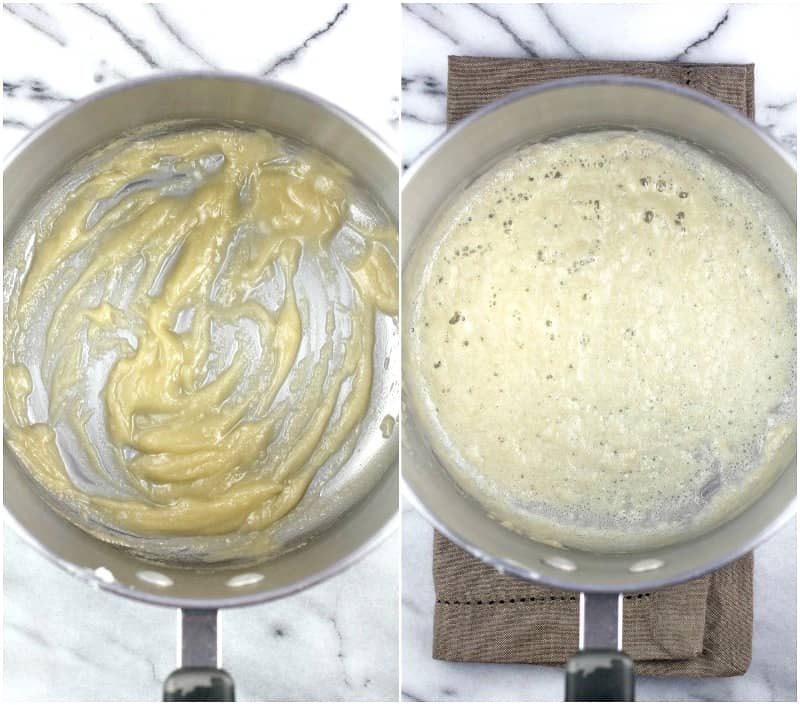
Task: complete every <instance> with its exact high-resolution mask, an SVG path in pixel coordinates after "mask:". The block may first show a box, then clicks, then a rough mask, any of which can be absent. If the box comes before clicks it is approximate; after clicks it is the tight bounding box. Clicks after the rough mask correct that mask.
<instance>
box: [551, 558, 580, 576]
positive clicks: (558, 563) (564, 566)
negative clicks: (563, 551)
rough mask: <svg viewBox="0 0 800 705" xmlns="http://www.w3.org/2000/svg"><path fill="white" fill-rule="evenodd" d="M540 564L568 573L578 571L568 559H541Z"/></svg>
mask: <svg viewBox="0 0 800 705" xmlns="http://www.w3.org/2000/svg"><path fill="white" fill-rule="evenodd" d="M542 562H543V563H547V565H549V566H551V567H552V568H558V569H559V570H563V571H566V572H568V573H571V572H572V571H573V570H577V569H578V566H577V565H575V563H573V562H572V561H571V560H570V559H569V558H564V557H563V556H550V557H549V558H544V559H542Z"/></svg>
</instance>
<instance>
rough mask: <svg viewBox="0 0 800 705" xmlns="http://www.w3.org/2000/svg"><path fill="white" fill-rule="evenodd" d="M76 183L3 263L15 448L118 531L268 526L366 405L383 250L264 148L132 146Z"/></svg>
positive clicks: (335, 200)
mask: <svg viewBox="0 0 800 705" xmlns="http://www.w3.org/2000/svg"><path fill="white" fill-rule="evenodd" d="M76 181H77V183H72V184H68V186H67V187H65V188H64V189H63V191H64V193H63V197H62V198H60V199H57V202H56V205H55V206H54V207H52V208H49V209H48V210H47V212H46V214H45V215H44V216H42V218H41V219H40V221H37V223H36V225H35V227H34V234H33V239H32V241H31V242H29V243H28V244H26V245H25V249H24V250H20V251H19V252H18V253H17V256H16V258H13V257H14V255H13V253H12V254H11V257H12V258H13V259H10V261H7V264H6V270H7V272H6V300H7V301H6V320H5V338H4V340H5V367H4V378H5V403H6V407H5V408H6V440H7V442H8V443H9V445H10V446H11V448H12V449H13V450H14V451H15V452H16V454H17V455H18V456H19V458H20V459H21V460H22V461H23V463H24V465H25V466H26V467H27V469H28V470H29V471H30V473H31V474H32V475H33V477H34V478H35V479H36V480H37V481H38V483H39V484H40V485H41V486H42V487H43V488H44V489H45V490H46V491H47V493H48V494H49V495H51V497H52V498H55V499H56V500H57V501H58V502H59V503H60V504H62V505H64V506H65V507H67V508H68V510H69V511H71V512H74V513H77V514H78V515H80V516H82V517H83V518H84V519H91V520H93V521H94V522H96V523H100V524H103V525H105V526H108V527H113V528H114V529H115V530H117V531H122V532H130V533H132V534H135V535H139V536H153V535H164V536H169V535H175V536H202V535H206V536H212V535H222V534H229V533H231V532H254V531H260V530H263V529H265V528H267V527H269V526H271V525H272V524H274V523H275V522H276V521H277V520H279V519H280V518H282V517H284V516H285V515H286V514H287V513H288V512H290V511H291V510H292V509H293V508H294V507H295V505H296V504H297V503H298V501H299V500H300V499H301V498H302V496H303V494H304V492H305V491H306V488H307V487H308V485H309V483H310V482H311V480H312V478H313V477H314V476H315V473H317V471H318V470H319V469H320V467H322V466H323V464H325V463H326V461H328V460H329V459H331V458H332V456H334V455H335V454H337V453H340V452H342V451H344V452H345V455H346V451H347V448H346V446H347V444H348V442H349V441H350V439H351V438H352V436H353V434H354V431H355V429H357V427H358V425H359V423H360V421H361V420H362V419H363V417H364V415H365V412H366V410H367V408H368V406H369V403H370V393H371V388H372V378H373V348H374V346H373V339H374V330H375V319H376V315H378V314H386V315H388V316H394V315H395V314H396V313H397V273H396V266H395V249H396V232H395V231H394V229H393V228H392V227H391V226H390V225H389V224H388V220H387V219H386V218H385V217H383V219H381V218H380V217H369V216H368V215H365V213H364V212H363V211H359V210H358V208H357V207H354V206H353V204H352V203H351V195H352V193H353V185H352V181H351V179H350V177H349V175H348V174H347V173H346V172H345V170H344V169H342V168H341V167H339V166H337V165H335V164H333V163H332V162H330V161H329V160H327V159H325V158H323V157H322V156H321V155H319V154H316V153H314V152H313V151H311V150H309V149H305V148H296V147H293V146H292V145H289V144H288V143H286V142H283V141H281V140H278V139H276V138H274V137H273V136H271V135H270V134H268V133H266V132H264V131H257V130H254V131H248V130H244V129H227V128H221V129H216V130H212V129H193V130H189V131H181V132H173V133H168V134H163V135H161V136H155V137H150V138H146V139H135V140H128V141H127V142H124V143H122V144H121V145H117V146H112V148H109V149H107V150H105V151H104V152H103V153H102V154H101V155H100V156H99V157H98V158H97V159H95V160H94V162H93V164H92V168H91V169H90V171H89V174H88V176H84V177H81V178H79V179H76ZM23 240H24V238H23ZM343 243H344V244H343ZM301 270H302V271H301ZM320 306H323V307H324V308H323V311H322V313H321V314H319V312H318V309H319V307H320ZM350 450H352V448H350Z"/></svg>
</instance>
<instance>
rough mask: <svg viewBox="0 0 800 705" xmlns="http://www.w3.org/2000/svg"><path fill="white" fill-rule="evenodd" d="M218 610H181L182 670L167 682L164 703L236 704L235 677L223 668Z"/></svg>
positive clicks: (173, 674)
mask: <svg viewBox="0 0 800 705" xmlns="http://www.w3.org/2000/svg"><path fill="white" fill-rule="evenodd" d="M217 629H218V625H217V610H215V609H179V610H178V664H179V668H178V669H177V670H175V671H173V672H172V673H170V674H169V676H168V677H167V679H166V680H165V681H164V701H165V702H208V701H224V702H233V701H234V700H235V699H236V698H235V696H234V688H233V678H231V676H230V674H229V673H227V671H223V670H222V669H221V668H220V665H221V659H220V650H219V643H218V641H217Z"/></svg>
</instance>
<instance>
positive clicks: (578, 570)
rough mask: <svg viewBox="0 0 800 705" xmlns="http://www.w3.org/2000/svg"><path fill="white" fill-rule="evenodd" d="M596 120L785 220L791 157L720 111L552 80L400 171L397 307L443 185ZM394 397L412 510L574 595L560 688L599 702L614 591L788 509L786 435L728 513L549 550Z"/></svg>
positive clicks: (617, 664)
mask: <svg viewBox="0 0 800 705" xmlns="http://www.w3.org/2000/svg"><path fill="white" fill-rule="evenodd" d="M607 127H631V128H643V129H649V130H656V131H660V132H663V133H667V134H670V135H674V136H676V137H679V138H682V139H685V140H688V141H690V142H692V143H694V144H696V145H698V146H700V147H702V148H705V149H706V150H708V151H710V152H713V153H714V154H716V155H717V156H718V157H719V158H721V159H723V160H725V161H727V162H729V163H730V164H731V165H733V166H734V167H735V168H736V169H738V170H739V171H741V172H743V173H744V174H746V175H748V176H749V177H750V178H751V179H752V180H753V181H755V182H756V183H757V184H759V185H760V187H761V188H763V189H764V190H765V191H767V192H768V193H770V194H772V195H773V196H774V197H775V198H776V199H777V201H778V202H779V203H780V205H781V206H782V207H783V208H784V209H785V210H786V212H787V213H788V214H789V215H790V216H791V217H792V219H793V220H794V221H795V222H796V220H797V211H796V203H797V177H796V171H795V168H794V166H793V163H792V161H791V159H790V158H789V156H788V155H786V154H785V153H784V152H783V151H782V150H781V148H780V146H779V145H777V144H776V143H775V142H774V141H773V140H772V139H771V138H770V137H769V136H767V135H766V134H765V133H764V132H763V131H761V130H760V129H759V128H757V127H756V126H755V125H754V124H753V123H752V122H751V121H750V120H748V119H746V118H745V117H743V116H742V115H741V114H740V113H738V112H737V111H735V110H733V109H732V108H730V107H728V106H726V105H723V104H722V103H720V102H718V101H716V100H713V99H711V98H708V97H706V96H704V95H702V94H700V93H697V92H695V91H693V90H689V89H687V88H684V87H682V86H675V85H672V84H667V83H663V82H660V81H653V80H647V79H638V78H630V77H623V76H600V77H594V78H577V79H565V80H559V81H552V82H549V83H545V84H542V85H540V86H537V87H534V88H529V89H524V90H521V91H518V92H516V93H513V94H511V95H509V96H508V97H505V98H503V99H501V100H498V101H496V102H494V103H492V104H491V105H489V106H487V107H486V108H484V109H482V110H479V111H478V112H476V113H475V114H473V115H472V116H470V117H469V118H467V119H466V120H464V121H462V122H460V123H459V124H458V125H457V126H456V127H455V128H454V129H452V130H451V131H449V132H448V133H447V134H445V135H444V136H442V137H441V138H440V139H439V140H437V141H436V142H435V143H434V144H433V145H432V146H431V147H430V148H429V149H428V150H427V152H425V154H424V155H423V156H422V157H421V158H420V159H419V160H418V161H417V162H416V163H415V164H414V165H413V166H412V167H411V168H410V169H409V171H408V173H407V174H406V177H405V180H404V185H403V191H402V210H401V222H402V232H401V241H402V257H401V259H402V266H403V306H404V310H409V309H410V302H411V301H412V300H413V297H415V296H416V295H417V291H416V287H415V285H414V282H413V281H410V280H409V277H410V276H411V275H410V274H409V269H411V268H410V267H409V266H408V265H409V263H412V264H413V255H414V251H415V247H416V245H417V244H418V243H420V242H421V241H422V239H423V238H424V237H425V236H426V229H427V228H428V227H429V225H430V224H431V223H432V221H433V220H434V219H435V217H436V216H437V214H438V213H440V212H441V210H440V209H441V207H442V204H443V203H445V202H446V201H448V199H450V198H451V196H452V194H454V193H457V192H458V191H459V190H460V189H462V188H464V186H465V185H466V184H468V183H469V182H471V181H472V180H473V179H474V178H476V177H477V176H478V175H479V174H481V173H483V172H485V171H486V169H487V165H489V164H491V163H492V162H494V161H497V159H498V158H499V157H500V156H501V155H505V154H507V153H509V152H510V151H511V150H513V149H514V148H516V147H518V146H520V145H524V144H530V143H532V142H536V141H539V140H542V139H545V138H548V137H552V136H555V135H562V134H568V133H574V132H579V131H582V130H587V129H597V128H607ZM407 334H408V331H407V329H406V328H405V327H404V329H403V335H404V336H406V335H407ZM405 398H406V393H405V390H404V404H403V416H402V451H401V452H402V457H403V478H404V482H405V486H406V490H407V494H408V496H409V499H411V501H412V502H413V504H414V505H415V506H416V508H417V509H418V510H419V511H420V512H421V513H422V514H423V515H424V516H425V517H426V518H427V519H428V520H429V521H430V522H431V523H432V524H433V525H434V526H435V527H436V528H437V529H438V530H439V531H440V532H442V533H443V534H444V535H445V536H447V537H448V538H449V539H451V540H452V541H454V542H455V543H457V544H458V545H460V546H461V547H462V548H464V549H466V550H467V551H469V552H470V553H472V554H473V555H475V556H477V557H478V558H480V559H481V560H484V561H486V562H487V563H490V564H491V565H493V566H494V567H496V568H497V569H498V570H501V571H503V572H507V573H510V574H512V575H515V576H517V577H519V578H522V579H524V580H530V581H535V582H541V583H546V584H548V585H552V586H553V587H556V588H562V589H566V590H576V591H579V592H581V600H580V626H581V629H580V649H582V650H585V651H584V652H583V653H582V654H579V655H577V656H576V657H574V659H573V660H572V661H571V662H570V663H569V664H568V688H567V691H568V692H567V697H568V699H585V698H589V699H603V698H602V697H601V695H602V693H600V692H598V691H596V690H595V691H592V690H591V689H590V690H588V691H587V690H585V689H583V688H582V687H581V684H582V683H583V684H585V683H586V682H588V681H591V679H592V677H595V676H597V675H598V673H599V674H602V675H603V679H604V680H603V685H607V684H608V683H609V678H614V677H617V676H619V679H618V681H617V683H616V687H615V688H612V689H611V691H610V695H612V696H613V697H612V698H611V699H614V698H616V699H630V698H632V695H633V691H632V687H633V685H632V664H631V662H630V660H629V659H627V657H624V655H622V654H621V639H622V634H621V625H622V601H621V599H620V595H621V593H622V592H641V591H644V590H649V589H652V588H658V587H663V586H666V585H670V584H673V583H678V582H682V581H685V580H689V579H691V578H695V577H697V576H699V575H702V574H704V573H707V572H709V571H712V570H714V569H716V568H719V567H721V566H723V565H725V564H726V563H728V562H730V561H732V560H734V559H735V558H738V557H739V556H742V555H744V554H745V553H747V552H748V551H750V550H751V549H752V548H753V547H754V546H756V545H757V544H758V543H760V542H761V541H763V540H764V539H766V538H767V537H768V536H770V535H771V534H772V533H773V532H774V531H775V530H776V529H777V528H778V527H779V526H780V525H781V524H782V523H784V522H785V521H786V520H787V519H788V518H789V517H790V516H791V515H792V514H793V512H794V507H795V498H796V493H797V492H796V452H797V447H796V435H795V434H792V436H791V438H790V439H789V440H788V441H787V442H786V443H785V444H784V446H783V447H782V448H781V449H780V451H779V453H778V454H777V458H776V461H775V475H774V478H775V479H774V481H773V482H772V483H771V484H769V485H768V486H766V487H763V489H762V491H761V492H760V494H757V495H756V496H753V497H751V498H750V500H749V502H748V503H747V505H746V506H743V507H742V508H741V510H740V511H739V512H738V514H736V515H735V516H733V517H732V518H730V519H729V520H727V521H726V522H725V523H724V524H722V525H720V526H718V527H716V528H714V529H712V530H710V531H707V532H706V533H704V534H702V535H699V536H695V537H692V538H690V539H688V540H684V541H680V542H677V543H673V544H671V545H667V546H663V547H661V548H655V549H648V550H641V551H638V552H634V553H627V554H616V555H609V554H602V555H601V554H595V553H589V552H585V551H578V550H572V549H569V548H563V549H557V548H553V547H552V546H549V545H546V544H544V543H538V542H536V541H534V540H532V539H529V538H527V537H524V536H522V535H520V534H518V533H515V532H514V531H511V530H509V529H508V528H506V527H504V526H503V525H501V524H500V523H499V522H497V521H495V520H493V519H492V518H491V517H490V516H489V515H488V514H487V512H486V511H485V510H484V509H483V508H482V507H481V505H480V504H479V503H478V502H477V501H476V500H475V499H473V498H472V497H470V496H467V495H466V494H465V493H464V492H463V491H461V490H460V489H459V487H458V486H457V485H456V483H455V482H454V481H453V479H452V478H451V477H450V475H449V474H448V473H447V471H446V470H445V468H444V466H443V464H442V463H441V462H440V461H439V460H438V459H437V458H436V456H435V455H434V453H433V451H432V449H431V447H430V445H429V444H428V442H427V440H426V438H425V436H424V435H423V433H422V432H421V430H420V427H419V425H418V422H417V419H416V418H415V414H414V410H413V408H412V407H411V404H410V403H407V402H406V400H405ZM598 668H599V669H600V670H599V671H598V670H597V669H598ZM581 672H582V675H581ZM607 694H608V693H607Z"/></svg>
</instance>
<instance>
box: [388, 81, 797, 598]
mask: <svg viewBox="0 0 800 705" xmlns="http://www.w3.org/2000/svg"><path fill="white" fill-rule="evenodd" d="M598 85H616V86H634V87H638V88H646V89H650V90H656V91H662V92H667V93H670V94H674V95H677V96H680V97H682V98H685V99H688V100H692V101H694V102H697V103H700V104H702V105H704V106H705V107H708V108H712V109H714V110H716V111H718V112H720V113H722V114H723V116H724V117H725V118H726V119H729V120H733V121H735V122H736V123H738V124H740V125H741V126H743V127H745V128H746V129H748V130H749V131H751V132H752V133H753V134H754V135H756V136H757V137H758V138H759V139H760V140H761V141H762V142H763V144H764V147H765V149H768V150H770V151H771V152H773V153H774V154H775V155H776V156H777V157H779V158H780V159H781V160H782V161H784V162H785V164H786V165H787V166H789V167H790V169H791V170H792V171H793V172H794V173H795V179H796V173H797V167H796V164H795V162H794V161H793V160H792V158H791V156H790V155H789V154H788V153H787V151H786V149H785V148H784V147H783V145H782V144H781V143H780V142H778V141H777V140H776V139H775V138H773V137H772V136H771V135H770V134H769V133H768V132H767V131H766V130H765V129H764V128H762V127H760V126H759V125H757V124H756V123H755V122H754V121H753V120H751V119H750V118H748V117H747V116H745V115H743V114H742V113H741V112H739V111H738V110H736V109H735V108H733V107H731V106H729V105H727V104H725V103H723V102H721V101H719V100H717V99H716V98H712V97H711V96H708V95H706V94H703V93H700V92H698V91H696V90H694V89H691V88H687V87H685V86H682V85H680V84H673V83H669V82H667V81H662V80H658V79H652V78H643V77H638V76H628V75H621V74H613V73H609V74H602V75H597V76H576V77H569V78H561V79H554V80H550V81H545V82H542V83H540V84H538V85H535V86H528V87H525V88H521V89H519V90H516V91H513V92H512V93H509V94H508V95H505V96H502V97H500V98H498V99H496V100H494V101H492V102H491V103H489V104H487V105H485V106H483V107H482V108H479V109H478V110H476V111H475V112H473V113H470V114H469V115H468V116H467V117H465V118H463V119H462V120H460V121H459V122H458V123H456V124H455V125H454V126H453V127H452V128H451V129H448V130H446V131H445V132H443V133H442V134H441V135H439V136H438V137H437V138H436V139H434V140H433V141H432V142H431V143H430V144H429V145H428V146H427V147H426V148H425V149H424V150H423V151H422V152H421V153H420V155H419V156H418V157H417V158H416V159H415V160H414V162H413V163H412V164H411V165H410V166H409V167H408V169H406V171H405V173H404V174H403V177H402V182H401V203H402V195H403V194H404V193H405V191H406V189H407V187H408V186H409V184H410V183H411V182H412V181H413V180H414V179H415V177H416V176H417V174H418V173H419V172H421V171H422V170H423V169H424V168H425V167H426V165H427V164H428V162H429V161H430V160H432V159H433V158H434V157H435V156H436V153H437V152H438V151H439V149H440V148H441V147H442V145H444V144H446V143H448V142H449V141H451V140H453V139H456V138H457V137H458V136H459V135H460V134H461V133H462V132H464V131H465V130H467V129H468V128H469V127H471V126H472V125H473V124H475V123H477V122H480V121H481V120H482V119H483V118H484V117H485V116H487V115H489V114H490V113H493V112H495V111H497V110H499V109H502V108H504V107H506V106H508V105H511V104H513V103H516V102H519V101H522V100H525V99H528V98H530V97H531V96H535V95H540V94H546V93H549V92H552V91H558V90H560V89H563V88H568V87H580V86H598ZM700 146H702V145H700ZM789 215H790V217H791V214H789ZM794 220H795V222H796V218H795V219H794ZM419 234H420V233H417V235H419ZM401 238H402V230H401ZM402 276H403V272H402V270H401V281H402ZM403 389H404V390H405V381H404V384H403ZM408 414H409V415H410V416H412V417H416V414H415V413H414V412H413V411H412V410H410V409H409V410H408ZM404 415H405V414H404ZM796 460H797V454H796V451H795V454H794V456H793V457H792V459H790V460H789V462H788V463H787V465H786V467H785V468H784V470H783V471H782V472H781V473H780V474H779V475H778V476H776V478H775V480H774V482H775V483H777V482H779V481H780V479H781V478H782V477H784V476H785V475H787V474H791V475H792V476H794V473H795V471H794V467H795V466H796ZM402 488H403V496H404V497H405V498H406V499H407V500H408V501H409V503H410V504H411V505H412V506H413V508H414V509H415V510H416V511H417V512H418V513H419V514H421V515H422V516H423V518H425V519H426V520H427V521H428V522H429V523H430V524H431V525H432V526H433V527H434V528H435V529H436V530H437V531H439V532H440V533H441V534H443V535H444V536H445V537H446V538H448V539H449V540H450V541H452V542H453V543H455V544H456V545H458V546H459V547H461V548H462V549H463V550H465V551H467V552H468V553H469V554H471V555H472V556H474V557H475V558H478V559H480V560H481V561H483V562H484V563H487V564H489V565H491V566H492V567H493V568H495V569H497V570H498V571H500V572H501V573H508V574H510V575H513V576H515V577H517V578H520V579H522V580H527V581H532V582H540V583H545V584H548V585H551V586H553V587H555V588H559V589H562V590H571V591H579V592H589V593H608V592H631V591H640V590H648V589H652V588H659V587H665V586H669V585H674V584H678V583H682V582H686V581H688V580H692V579H694V578H698V577H700V576H702V575H705V574H707V573H709V572H712V571H714V570H717V569H719V568H721V567H723V566H725V565H727V564H728V563H730V562H732V561H734V560H736V559H738V558H741V557H742V556H744V555H745V554H747V553H748V552H750V551H752V550H753V549H754V548H755V547H756V546H757V545H759V544H761V543H762V542H764V541H766V540H767V539H768V538H770V537H771V536H773V535H774V534H775V533H776V532H777V531H778V529H780V528H781V527H782V526H783V525H784V524H786V523H787V522H788V521H789V520H790V519H791V518H792V517H793V516H794V515H795V513H796V510H797V509H796V505H797V492H796V485H795V491H794V493H793V494H792V495H791V497H790V499H789V500H788V501H787V502H786V504H785V506H783V508H782V509H781V510H780V511H778V512H776V513H775V515H774V516H773V517H772V519H771V520H769V521H768V522H767V523H766V524H765V525H764V526H762V527H761V529H760V530H759V531H757V532H755V533H753V534H752V535H751V536H749V537H748V538H747V540H746V541H742V542H740V543H739V544H737V545H735V546H732V547H730V548H729V549H728V550H726V551H720V552H718V554H716V555H715V556H714V559H713V560H711V561H707V562H705V563H703V564H702V565H701V564H697V565H695V566H693V567H691V568H688V569H685V570H682V571H676V572H675V573H671V574H670V575H668V576H667V577H666V578H663V577H662V578H659V577H655V576H652V577H651V576H650V575H649V574H648V573H647V572H643V573H639V574H638V575H637V574H634V573H630V574H629V577H627V578H626V579H625V580H621V581H619V582H618V583H614V585H613V586H612V585H610V584H592V583H588V582H586V581H582V580H580V579H576V578H575V577H571V575H570V573H569V572H564V571H559V573H558V574H540V573H537V572H536V571H535V570H533V569H532V568H531V567H529V566H526V565H521V564H519V563H517V562H516V561H514V560H510V559H507V558H505V557H503V556H498V555H497V554H496V553H492V552H487V551H486V550H484V549H481V548H480V547H479V546H478V545H477V544H476V543H473V542H472V541H471V540H469V539H467V538H466V537H465V536H464V535H462V533H461V532H460V531H456V530H453V529H451V528H450V526H448V525H447V524H445V523H444V522H443V521H442V519H441V518H440V517H439V515H438V513H437V511H436V510H435V509H433V508H432V507H430V506H429V505H428V504H427V503H426V502H425V500H423V499H422V497H421V496H420V494H418V493H417V491H416V490H415V489H414V485H413V481H411V482H409V479H408V478H407V476H406V475H405V473H403V475H402ZM453 488H454V491H457V492H460V493H461V494H462V495H465V496H468V495H467V493H465V492H464V490H462V489H461V488H460V487H459V486H457V485H456V484H455V483H453ZM469 499H470V500H472V501H474V502H476V503H478V501H477V500H476V499H475V498H472V497H469ZM478 506H480V508H481V510H482V511H483V512H484V514H488V513H487V511H486V509H485V508H484V507H483V506H482V505H480V504H479V503H478ZM736 517H737V515H734V516H733V517H729V518H728V519H726V520H723V522H722V523H721V524H719V525H717V526H714V527H712V528H711V529H709V530H708V531H707V532H705V533H703V534H701V535H699V536H697V537H695V538H694V539H690V540H689V541H690V542H696V541H702V540H704V539H707V538H708V537H709V535H710V534H712V533H713V532H715V531H718V530H720V529H723V528H724V527H725V526H726V524H727V523H728V522H729V521H733V520H735V519H736ZM496 523H499V522H496ZM520 536H522V534H520ZM526 538H528V537H526ZM529 540H530V541H531V542H532V543H534V544H538V542H536V541H535V540H534V539H530V538H529ZM680 543H681V542H678V543H677V544H675V545H679V544H680ZM571 550H572V549H571ZM654 550H658V548H657V547H654ZM577 552H578V553H584V554H586V553H590V552H586V551H577ZM597 555H599V554H597ZM603 555H605V554H603ZM607 555H609V557H612V556H614V555H619V554H607Z"/></svg>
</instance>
